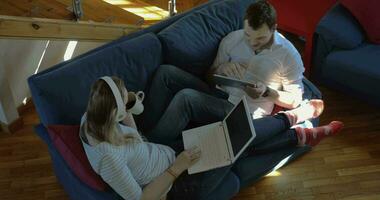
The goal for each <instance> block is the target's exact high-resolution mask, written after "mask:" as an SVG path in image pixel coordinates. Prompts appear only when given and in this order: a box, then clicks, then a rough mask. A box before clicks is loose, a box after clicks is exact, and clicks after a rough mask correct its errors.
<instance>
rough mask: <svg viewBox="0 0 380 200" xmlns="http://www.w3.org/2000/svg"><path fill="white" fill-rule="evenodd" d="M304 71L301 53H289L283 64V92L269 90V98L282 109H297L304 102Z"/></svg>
mask: <svg viewBox="0 0 380 200" xmlns="http://www.w3.org/2000/svg"><path fill="white" fill-rule="evenodd" d="M304 71H305V68H304V67H303V63H302V59H301V56H300V55H299V53H298V52H296V51H295V52H292V51H288V53H287V55H286V57H285V59H284V61H283V63H282V70H281V76H282V81H281V82H282V90H281V91H279V90H269V94H268V97H269V98H270V99H271V100H272V101H273V102H274V103H275V104H277V105H279V106H281V107H284V108H289V109H292V108H295V107H297V106H298V105H299V104H300V103H301V102H302V94H303V83H302V79H303V72H304Z"/></svg>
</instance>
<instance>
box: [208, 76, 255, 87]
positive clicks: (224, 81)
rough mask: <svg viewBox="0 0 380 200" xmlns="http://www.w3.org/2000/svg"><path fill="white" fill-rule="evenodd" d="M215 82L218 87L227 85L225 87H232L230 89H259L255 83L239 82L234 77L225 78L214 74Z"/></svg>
mask: <svg viewBox="0 0 380 200" xmlns="http://www.w3.org/2000/svg"><path fill="white" fill-rule="evenodd" d="M213 80H214V82H215V84H217V85H225V86H230V87H246V86H251V87H257V85H256V84H255V83H251V82H248V81H243V80H239V79H236V78H232V77H227V76H223V75H220V74H214V75H213Z"/></svg>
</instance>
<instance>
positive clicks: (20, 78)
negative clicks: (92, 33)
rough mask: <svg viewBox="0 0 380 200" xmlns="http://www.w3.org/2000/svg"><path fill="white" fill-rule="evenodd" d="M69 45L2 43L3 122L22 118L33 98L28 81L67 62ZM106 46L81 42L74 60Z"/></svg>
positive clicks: (0, 88)
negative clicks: (22, 110)
mask: <svg viewBox="0 0 380 200" xmlns="http://www.w3.org/2000/svg"><path fill="white" fill-rule="evenodd" d="M68 43H69V41H46V40H13V39H0V122H3V123H5V124H9V123H11V122H12V121H14V120H15V119H17V118H18V114H17V107H18V106H20V105H22V102H23V100H24V99H25V98H26V97H30V96H31V95H30V91H29V87H28V84H27V78H28V77H29V76H31V75H33V74H34V73H35V72H41V71H43V70H45V69H47V68H49V67H51V66H53V65H55V64H57V63H59V62H62V61H63V57H64V54H65V52H66V49H67V45H68ZM102 44H103V43H98V42H78V44H77V46H76V48H75V51H74V53H73V57H75V56H78V55H80V54H82V53H85V52H87V51H89V50H91V49H93V48H96V47H98V46H100V45H102Z"/></svg>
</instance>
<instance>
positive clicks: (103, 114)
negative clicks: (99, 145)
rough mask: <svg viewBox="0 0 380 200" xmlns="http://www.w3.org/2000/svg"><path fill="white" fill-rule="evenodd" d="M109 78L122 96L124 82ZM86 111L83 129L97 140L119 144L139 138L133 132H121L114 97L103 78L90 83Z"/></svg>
mask: <svg viewBox="0 0 380 200" xmlns="http://www.w3.org/2000/svg"><path fill="white" fill-rule="evenodd" d="M111 78H112V80H113V81H114V82H115V84H116V86H117V87H118V89H119V91H120V94H121V96H122V97H124V95H125V90H124V88H125V86H124V82H123V81H122V80H121V79H120V78H118V77H115V76H112V77H111ZM86 112H87V120H86V122H85V124H84V130H85V132H86V133H87V134H88V135H90V136H92V137H93V138H95V139H96V140H98V141H99V142H103V141H105V142H108V143H110V144H113V145H117V146H120V145H124V144H127V143H128V142H132V141H136V139H139V138H138V136H134V135H133V134H132V135H131V134H127V135H125V134H123V133H122V132H121V129H120V127H119V122H118V121H116V112H117V104H116V99H115V97H114V95H113V93H112V91H111V88H110V87H109V86H108V84H107V83H106V82H105V81H104V80H102V79H98V80H97V81H95V83H94V84H93V85H92V87H91V92H90V98H89V100H88V104H87V111H86Z"/></svg>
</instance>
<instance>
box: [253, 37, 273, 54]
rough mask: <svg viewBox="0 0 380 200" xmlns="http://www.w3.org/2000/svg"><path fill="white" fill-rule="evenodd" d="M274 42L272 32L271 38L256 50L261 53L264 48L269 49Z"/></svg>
mask: <svg viewBox="0 0 380 200" xmlns="http://www.w3.org/2000/svg"><path fill="white" fill-rule="evenodd" d="M273 42H274V33H272V36H271V38H270V40H269V41H268V42H267V43H266V44H264V45H263V46H261V47H260V48H258V49H256V50H255V52H257V53H260V52H261V51H263V50H264V49H269V48H270V47H271V46H272V44H273Z"/></svg>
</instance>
